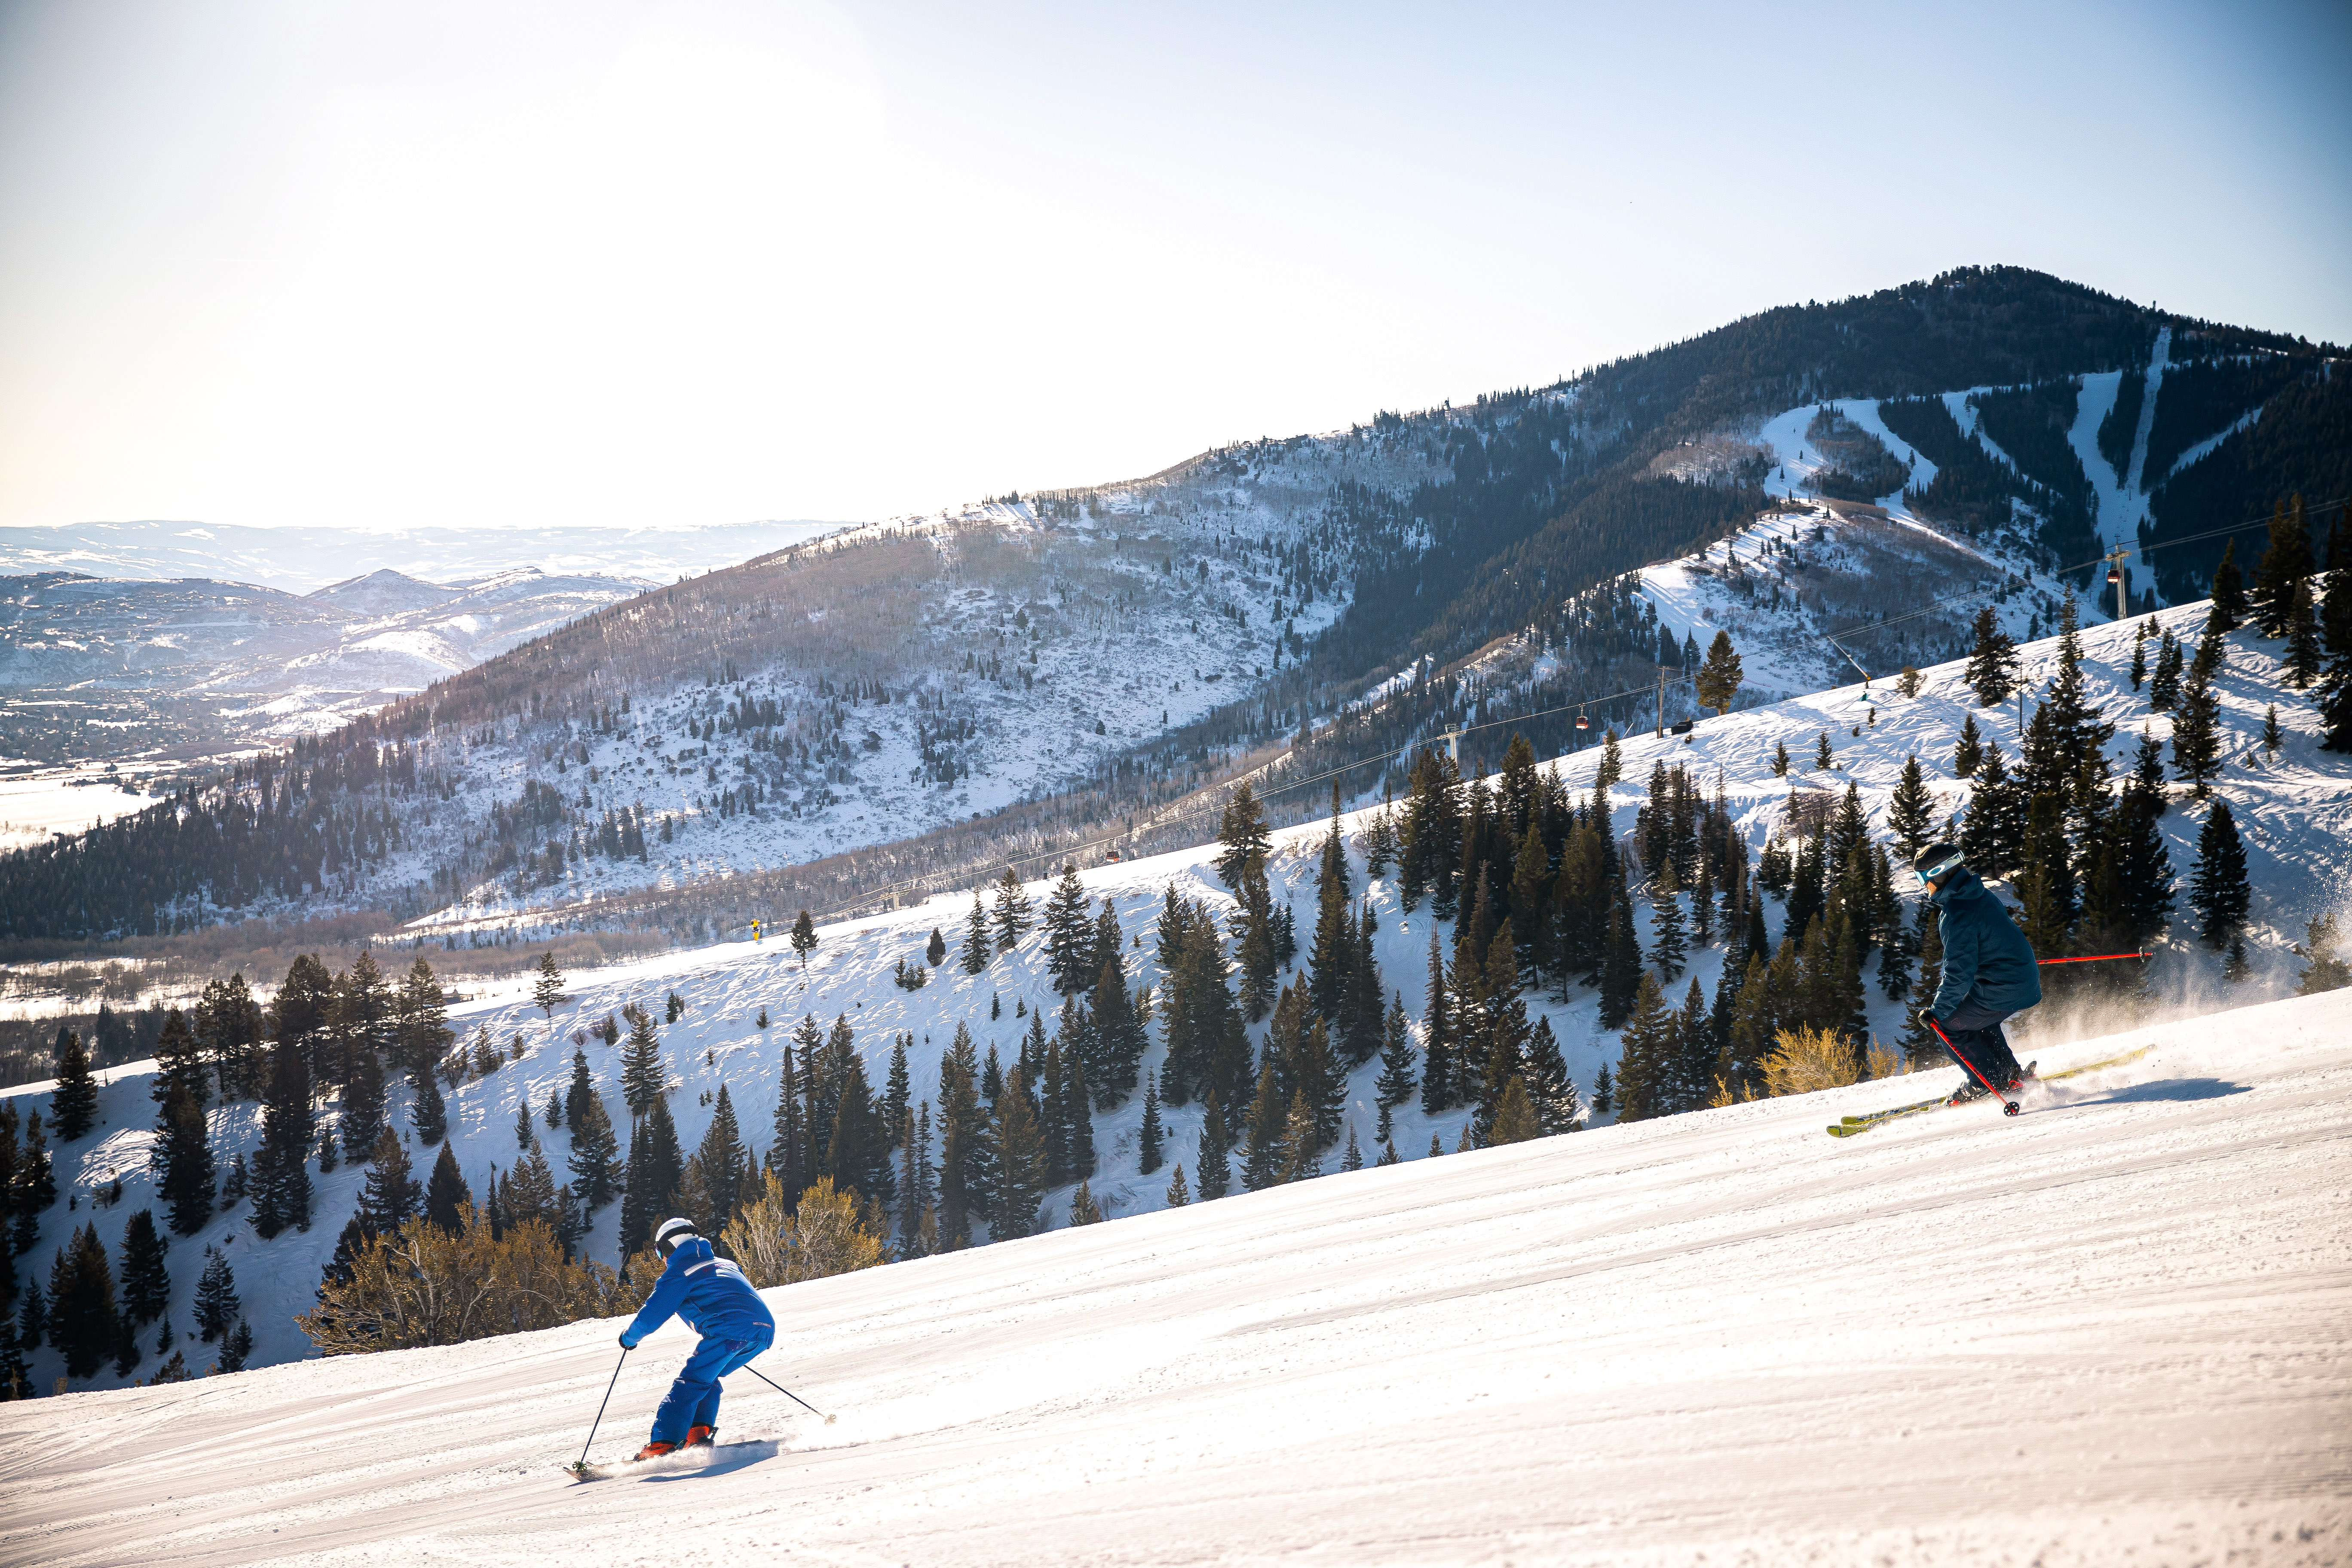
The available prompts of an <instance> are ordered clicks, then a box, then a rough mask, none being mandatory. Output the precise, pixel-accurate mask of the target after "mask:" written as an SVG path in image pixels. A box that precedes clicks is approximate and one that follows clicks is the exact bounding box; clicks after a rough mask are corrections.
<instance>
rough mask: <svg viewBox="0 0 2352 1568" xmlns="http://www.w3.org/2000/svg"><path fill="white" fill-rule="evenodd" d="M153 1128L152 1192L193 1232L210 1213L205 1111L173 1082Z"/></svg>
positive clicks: (177, 1225)
mask: <svg viewBox="0 0 2352 1568" xmlns="http://www.w3.org/2000/svg"><path fill="white" fill-rule="evenodd" d="M155 1131H156V1134H157V1140H158V1141H157V1143H156V1145H155V1148H156V1153H155V1154H154V1155H152V1156H151V1158H153V1159H154V1160H155V1161H156V1163H158V1165H159V1166H160V1167H161V1169H162V1171H163V1181H162V1183H161V1184H159V1185H158V1187H157V1189H156V1195H157V1196H158V1197H160V1198H162V1199H163V1202H164V1204H165V1205H168V1206H169V1207H170V1209H171V1211H172V1228H173V1230H176V1231H178V1232H179V1233H180V1234H181V1235H182V1236H194V1235H195V1234H196V1232H198V1231H200V1230H202V1229H203V1228H204V1227H205V1221H206V1220H208V1219H210V1218H211V1217H212V1212H213V1181H214V1175H213V1152H212V1146H211V1144H210V1143H208V1142H206V1141H205V1113H204V1112H203V1111H202V1110H199V1109H198V1108H197V1105H196V1101H195V1100H194V1098H193V1097H191V1096H190V1095H189V1093H188V1091H187V1090H186V1089H185V1088H184V1087H180V1086H176V1085H175V1086H174V1088H173V1093H172V1097H171V1099H169V1100H165V1101H164V1102H163V1115H162V1118H161V1119H160V1121H158V1122H157V1124H156V1128H155ZM19 1206H20V1207H21V1206H22V1205H21V1203H20V1205H19ZM20 1250H21V1249H20Z"/></svg>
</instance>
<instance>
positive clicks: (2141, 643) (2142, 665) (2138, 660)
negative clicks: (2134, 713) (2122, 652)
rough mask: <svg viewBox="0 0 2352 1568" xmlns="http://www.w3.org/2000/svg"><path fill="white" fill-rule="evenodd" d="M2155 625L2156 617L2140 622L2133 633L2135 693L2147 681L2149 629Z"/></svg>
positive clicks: (2132, 678)
mask: <svg viewBox="0 0 2352 1568" xmlns="http://www.w3.org/2000/svg"><path fill="white" fill-rule="evenodd" d="M2155 625H2156V617H2155V616H2149V617H2148V618H2147V619H2146V620H2144V621H2142V622H2140V624H2139V626H2137V628H2136V629H2135V630H2134V631H2133V632H2132V661H2131V683H2132V689H2133V690H2134V691H2137V690H2138V689H2140V688H2141V687H2142V686H2143V685H2145V684H2146V683H2147V637H2148V628H2149V627H2151V626H2155Z"/></svg>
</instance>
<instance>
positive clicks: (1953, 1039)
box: [1943, 995, 2025, 1089]
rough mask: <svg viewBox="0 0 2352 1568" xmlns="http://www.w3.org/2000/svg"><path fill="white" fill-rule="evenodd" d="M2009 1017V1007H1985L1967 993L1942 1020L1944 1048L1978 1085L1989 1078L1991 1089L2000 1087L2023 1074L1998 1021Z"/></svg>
mask: <svg viewBox="0 0 2352 1568" xmlns="http://www.w3.org/2000/svg"><path fill="white" fill-rule="evenodd" d="M2008 1016H2010V1009H2009V1008H2006V1007H1988V1006H1986V1005H1984V1004H1983V1003H1981V1002H1979V1001H1978V1000H1977V999H1976V997H1975V996H1973V995H1970V996H1968V997H1965V998H1963V999H1962V1000H1961V1002H1960V1005H1958V1007H1955V1008H1953V1009H1952V1016H1950V1017H1948V1018H1947V1019H1945V1020H1944V1021H1943V1030H1944V1040H1945V1048H1946V1049H1948V1050H1949V1051H1950V1052H1951V1053H1952V1059H1953V1060H1954V1061H1956V1062H1958V1063H1959V1065H1960V1070H1961V1071H1962V1072H1964V1073H1967V1074H1968V1075H1969V1082H1970V1083H1974V1084H1977V1085H1979V1087H1981V1086H1982V1084H1983V1082H1984V1080H1986V1079H1990V1081H1991V1083H1992V1085H1993V1087H1994V1088H1996V1089H2001V1088H2005V1087H2006V1086H2008V1085H2010V1084H2012V1083H2015V1082H2016V1081H2017V1080H2018V1079H2019V1078H2020V1077H2021V1076H2023V1074H2024V1071H2025V1069H2024V1068H2021V1067H2019V1066H2018V1065H2017V1054H2016V1053H2015V1052H2014V1051H2011V1049H2010V1048H2009V1037H2008V1036H2007V1035H2004V1034H2002V1033H2001V1030H2000V1025H2001V1020H2002V1019H2004V1018H2006V1017H2008Z"/></svg>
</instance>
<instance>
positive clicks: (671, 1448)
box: [629, 1442, 678, 1464]
mask: <svg viewBox="0 0 2352 1568" xmlns="http://www.w3.org/2000/svg"><path fill="white" fill-rule="evenodd" d="M677 1448H678V1446H677V1444H676V1443H658V1442H656V1443H648V1444H646V1446H645V1447H642V1448H640V1449H638V1450H637V1451H636V1452H635V1454H633V1455H631V1456H630V1458H629V1462H630V1463H631V1464H635V1463H636V1462H637V1461H638V1460H639V1459H658V1458H661V1457H662V1456H663V1455H664V1454H675V1453H677Z"/></svg>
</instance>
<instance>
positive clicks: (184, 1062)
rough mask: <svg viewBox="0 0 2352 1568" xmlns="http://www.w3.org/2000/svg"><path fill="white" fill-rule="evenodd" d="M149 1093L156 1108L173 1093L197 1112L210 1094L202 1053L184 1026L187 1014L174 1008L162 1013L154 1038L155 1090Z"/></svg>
mask: <svg viewBox="0 0 2352 1568" xmlns="http://www.w3.org/2000/svg"><path fill="white" fill-rule="evenodd" d="M150 1092H151V1093H152V1095H153V1096H154V1100H155V1103H156V1104H158V1105H162V1104H163V1103H165V1102H166V1101H168V1100H170V1099H171V1098H172V1096H173V1094H174V1093H175V1092H176V1093H184V1094H185V1095H186V1096H187V1097H188V1100H189V1102H190V1103H191V1104H193V1105H194V1106H195V1107H196V1108H197V1109H198V1110H202V1109H203V1108H204V1103H205V1100H207V1099H209V1098H210V1097H211V1095H212V1080H211V1077H210V1075H209V1074H207V1073H206V1072H205V1065H204V1053H203V1051H202V1050H201V1049H200V1048H199V1047H197V1045H196V1037H195V1034H194V1031H193V1030H191V1029H190V1028H189V1027H188V1019H187V1015H185V1014H184V1013H182V1012H181V1011H180V1010H179V1009H178V1008H177V1007H173V1008H172V1009H170V1010H169V1011H167V1012H165V1013H164V1015H163V1033H162V1034H161V1035H159V1036H157V1037H156V1040H155V1087H154V1088H153V1089H152V1090H151V1091H150Z"/></svg>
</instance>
